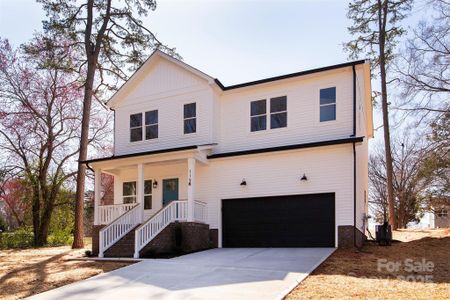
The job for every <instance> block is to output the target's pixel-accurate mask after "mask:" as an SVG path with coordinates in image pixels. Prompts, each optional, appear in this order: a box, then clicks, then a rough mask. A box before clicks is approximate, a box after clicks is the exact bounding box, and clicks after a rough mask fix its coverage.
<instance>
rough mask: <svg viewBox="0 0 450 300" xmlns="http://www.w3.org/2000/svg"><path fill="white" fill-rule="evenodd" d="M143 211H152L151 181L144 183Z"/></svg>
mask: <svg viewBox="0 0 450 300" xmlns="http://www.w3.org/2000/svg"><path fill="white" fill-rule="evenodd" d="M144 209H152V181H151V180H145V181H144Z"/></svg>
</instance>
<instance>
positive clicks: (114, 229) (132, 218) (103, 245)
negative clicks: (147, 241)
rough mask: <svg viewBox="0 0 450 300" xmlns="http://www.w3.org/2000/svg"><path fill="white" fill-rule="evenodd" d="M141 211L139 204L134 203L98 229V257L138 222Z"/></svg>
mask: <svg viewBox="0 0 450 300" xmlns="http://www.w3.org/2000/svg"><path fill="white" fill-rule="evenodd" d="M141 213H142V212H141V207H140V204H137V205H136V204H134V207H133V208H132V209H130V210H128V211H127V212H125V213H124V214H123V215H122V216H120V217H118V218H117V219H115V220H114V221H113V222H112V223H111V224H109V225H107V226H106V227H104V228H102V229H101V230H100V232H99V251H98V257H103V254H104V252H105V251H106V250H107V249H108V248H109V247H111V246H112V245H114V244H115V243H116V242H117V241H118V240H120V239H121V238H122V237H124V236H125V235H126V234H127V233H128V232H130V231H131V230H132V229H133V228H134V227H136V226H137V225H138V224H139V220H140V218H141V216H140V215H141Z"/></svg>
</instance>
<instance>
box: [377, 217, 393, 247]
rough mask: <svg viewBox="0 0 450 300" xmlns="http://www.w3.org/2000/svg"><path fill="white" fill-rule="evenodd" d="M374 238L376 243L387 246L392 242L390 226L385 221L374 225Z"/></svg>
mask: <svg viewBox="0 0 450 300" xmlns="http://www.w3.org/2000/svg"><path fill="white" fill-rule="evenodd" d="M375 238H376V240H377V243H378V245H380V246H388V245H390V244H391V242H392V227H391V225H389V224H388V223H387V222H385V223H384V224H383V225H376V226H375Z"/></svg>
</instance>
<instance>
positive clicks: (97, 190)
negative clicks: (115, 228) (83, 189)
mask: <svg viewBox="0 0 450 300" xmlns="http://www.w3.org/2000/svg"><path fill="white" fill-rule="evenodd" d="M101 189H102V171H101V170H100V169H95V171H94V225H99V223H100V212H99V210H100V208H99V206H100V198H101V192H102V191H101Z"/></svg>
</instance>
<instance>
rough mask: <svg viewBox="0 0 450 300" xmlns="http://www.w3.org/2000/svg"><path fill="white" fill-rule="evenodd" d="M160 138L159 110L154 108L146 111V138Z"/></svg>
mask: <svg viewBox="0 0 450 300" xmlns="http://www.w3.org/2000/svg"><path fill="white" fill-rule="evenodd" d="M157 138H158V111H157V110H152V111H147V112H146V113H145V139H146V140H151V139H157Z"/></svg>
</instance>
